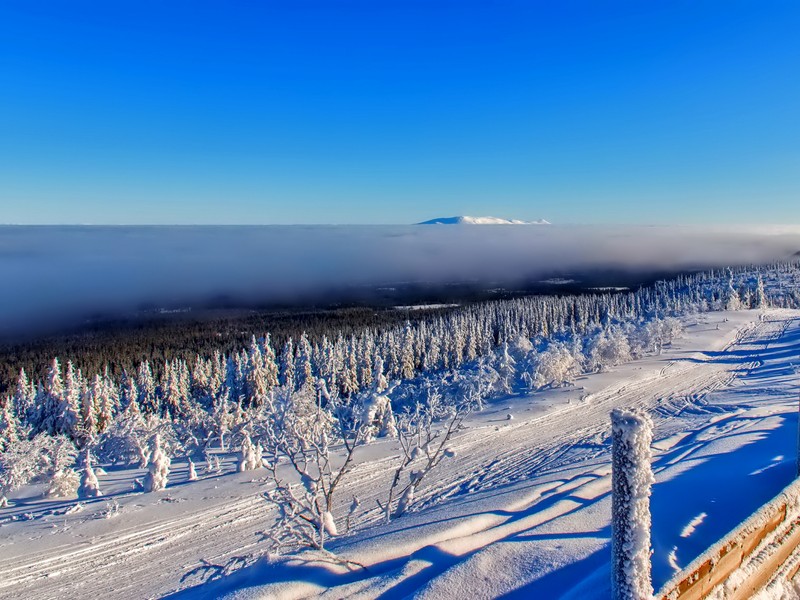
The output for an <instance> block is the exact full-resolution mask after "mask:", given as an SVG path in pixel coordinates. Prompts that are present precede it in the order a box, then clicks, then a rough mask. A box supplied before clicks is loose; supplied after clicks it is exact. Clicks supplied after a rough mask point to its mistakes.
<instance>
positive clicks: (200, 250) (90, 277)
mask: <svg viewBox="0 0 800 600" xmlns="http://www.w3.org/2000/svg"><path fill="white" fill-rule="evenodd" d="M798 251H800V227H790V226H787V227H746V228H745V227H640V226H635V227H634V226H613V227H612V226H559V225H552V226H548V227H534V226H519V227H503V226H481V227H467V226H452V227H444V226H434V227H431V226H413V225H412V226H263V227H261V226H254V227H18V226H6V227H0V280H2V281H3V283H4V292H3V293H2V294H0V331H6V332H9V331H24V330H25V328H28V327H31V326H33V325H35V324H37V323H44V322H48V323H50V322H53V323H54V322H56V321H57V320H59V319H66V318H75V317H77V316H79V315H82V314H86V313H88V312H97V311H100V312H106V313H108V312H114V311H123V310H130V309H135V308H136V307H139V306H141V305H142V304H143V303H149V304H153V305H176V304H180V303H185V304H191V303H202V302H206V301H208V300H209V299H212V298H215V297H229V298H236V299H240V300H242V301H248V302H291V301H292V300H293V299H297V298H301V297H302V298H309V297H312V296H314V295H324V294H326V293H330V292H332V291H334V290H338V291H341V290H346V289H348V288H353V287H357V286H380V285H392V284H397V283H462V282H475V283H478V284H485V285H492V284H515V283H520V282H525V281H532V280H537V279H541V278H545V277H554V276H559V275H563V274H569V273H575V272H587V271H591V270H595V269H615V270H619V269H622V270H630V271H634V272H642V271H670V270H676V271H677V270H683V269H691V268H706V267H715V266H725V265H732V264H743V263H764V262H770V261H775V260H785V259H787V258H789V257H791V256H792V255H794V254H795V253H796V252H798Z"/></svg>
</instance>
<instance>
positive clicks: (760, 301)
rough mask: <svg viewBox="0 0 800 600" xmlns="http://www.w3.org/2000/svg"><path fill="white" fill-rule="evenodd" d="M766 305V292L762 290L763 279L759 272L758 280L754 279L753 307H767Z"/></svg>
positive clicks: (767, 304)
mask: <svg viewBox="0 0 800 600" xmlns="http://www.w3.org/2000/svg"><path fill="white" fill-rule="evenodd" d="M768 306H769V302H768V301H767V294H766V292H764V279H763V278H762V277H761V273H759V274H758V280H757V281H756V299H755V307H754V308H767V307H768Z"/></svg>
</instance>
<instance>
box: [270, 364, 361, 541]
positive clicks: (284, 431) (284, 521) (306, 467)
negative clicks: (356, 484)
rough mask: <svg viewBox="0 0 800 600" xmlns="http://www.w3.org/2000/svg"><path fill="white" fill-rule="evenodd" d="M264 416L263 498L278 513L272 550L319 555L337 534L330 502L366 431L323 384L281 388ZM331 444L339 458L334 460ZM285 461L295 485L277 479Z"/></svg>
mask: <svg viewBox="0 0 800 600" xmlns="http://www.w3.org/2000/svg"><path fill="white" fill-rule="evenodd" d="M266 415H267V416H266V419H265V420H264V421H263V422H262V424H261V427H262V428H263V435H262V436H261V439H262V441H263V443H264V446H265V453H266V457H267V468H268V470H269V473H270V478H271V480H272V482H273V484H274V489H272V490H270V491H269V492H267V493H265V495H264V496H265V498H266V499H267V500H268V501H269V502H270V503H272V504H273V505H275V506H276V507H277V508H278V511H279V517H278V522H277V523H276V526H275V527H274V528H273V529H272V530H271V532H270V537H271V540H272V547H273V549H274V550H276V551H281V550H282V549H285V548H294V547H297V546H303V547H308V548H314V549H317V550H324V549H325V540H326V539H327V538H328V537H330V536H336V535H338V528H337V525H336V521H335V518H334V516H333V507H334V501H335V498H336V495H337V492H338V491H339V488H340V486H341V484H342V482H343V480H344V478H345V476H346V475H347V474H348V473H349V472H350V470H351V469H352V467H353V458H354V456H353V455H354V452H355V450H356V448H357V447H359V446H360V445H362V444H363V443H364V440H365V437H366V436H365V433H366V432H365V427H364V426H363V425H362V424H361V422H360V420H359V419H357V418H356V415H354V414H353V411H352V408H351V407H349V406H347V405H345V404H344V403H342V402H341V399H340V398H339V396H338V395H337V394H336V393H335V392H333V393H331V392H330V391H329V390H327V386H326V385H325V382H324V380H321V381H320V382H319V384H318V386H317V390H316V393H315V390H314V389H313V388H311V387H310V386H307V385H306V386H303V387H302V388H301V389H300V390H296V391H292V390H290V389H288V388H281V389H280V390H279V393H278V394H277V395H276V397H275V398H274V400H273V402H272V405H271V406H270V407H269V410H268V411H267V413H266ZM334 445H337V446H340V448H339V449H338V452H341V453H342V454H343V456H339V457H338V460H336V461H334V460H332V458H333V457H332V453H333V449H332V447H333V446H334ZM284 461H285V462H286V463H287V464H288V465H289V467H290V468H291V469H293V470H294V471H295V473H296V475H297V477H298V479H299V483H290V482H287V481H286V480H284V479H283V478H282V477H281V476H280V475H279V474H278V464H279V462H284Z"/></svg>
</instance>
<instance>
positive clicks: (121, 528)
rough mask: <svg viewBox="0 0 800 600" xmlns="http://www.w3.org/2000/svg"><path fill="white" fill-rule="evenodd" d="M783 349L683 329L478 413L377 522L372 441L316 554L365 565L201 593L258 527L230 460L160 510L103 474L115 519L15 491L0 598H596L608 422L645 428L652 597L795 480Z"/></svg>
mask: <svg viewBox="0 0 800 600" xmlns="http://www.w3.org/2000/svg"><path fill="white" fill-rule="evenodd" d="M798 352H800V312H798V311H782V310H773V311H769V312H768V313H767V314H766V319H765V320H764V321H761V320H760V313H759V312H757V311H740V312H732V313H710V314H706V315H700V316H697V317H691V318H690V322H689V326H688V328H687V333H686V335H685V336H684V338H682V339H681V340H679V341H677V342H676V343H674V345H673V347H672V348H669V349H667V350H665V352H664V353H663V354H662V355H661V356H657V357H650V358H646V359H642V360H639V361H635V362H632V363H629V364H627V365H624V366H621V367H618V368H617V369H616V370H615V371H614V372H608V373H599V374H593V375H589V376H585V377H582V378H580V379H579V380H578V381H577V382H576V385H575V386H573V387H569V388H562V389H556V390H550V391H548V392H545V393H536V394H533V395H530V396H521V397H509V398H506V399H502V400H498V401H495V402H493V403H492V404H491V405H490V406H489V407H488V408H487V409H486V410H485V411H482V412H481V413H478V414H476V415H474V416H473V417H472V418H471V419H470V421H469V422H468V427H467V428H466V429H464V430H463V431H461V432H459V434H458V435H457V437H455V438H454V441H453V444H452V446H453V448H454V450H455V451H456V453H457V455H456V458H454V459H451V460H450V461H449V462H446V463H443V464H442V465H441V466H440V467H439V469H440V470H439V471H438V472H437V474H436V477H435V479H433V480H431V481H429V482H428V484H427V485H425V486H423V487H422V488H421V489H420V490H419V491H420V498H421V502H420V503H419V504H418V505H417V506H416V509H415V510H414V511H413V512H412V513H410V514H408V515H406V516H404V517H402V518H400V519H397V520H396V521H394V522H392V523H390V524H388V525H387V524H382V523H380V515H379V514H378V510H377V507H376V504H375V499H376V498H382V497H383V494H384V491H385V489H386V482H387V480H388V478H389V476H390V471H391V468H392V465H393V464H394V461H395V457H396V454H397V449H396V447H395V446H394V444H393V443H392V442H391V441H385V440H384V441H380V442H378V443H376V444H373V445H370V446H368V447H365V448H362V449H361V454H360V456H359V461H360V462H359V464H358V466H357V468H356V470H355V471H354V472H353V473H352V474H351V475H350V478H349V482H350V483H349V487H348V490H347V492H348V493H347V494H345V495H343V496H344V497H342V498H341V499H340V501H341V503H342V507H340V509H344V506H345V505H349V503H350V501H351V499H352V494H356V495H358V497H359V498H360V500H361V507H362V512H361V513H359V514H357V515H356V519H355V524H354V530H355V531H354V533H353V534H351V535H350V536H345V537H342V538H341V539H339V540H336V541H335V542H334V543H332V544H331V546H330V548H331V549H332V550H334V551H335V552H336V553H337V554H339V555H340V556H342V557H344V558H346V559H349V560H351V561H354V562H358V563H361V564H362V565H364V567H366V568H361V567H358V566H355V565H354V564H349V565H346V564H343V563H341V562H336V561H333V560H331V559H330V558H329V557H320V556H315V555H310V554H307V555H304V556H299V557H295V558H293V559H291V560H289V561H278V560H273V561H269V560H267V559H261V560H259V561H257V562H255V563H253V564H250V565H249V566H246V567H245V568H243V569H241V570H239V571H238V572H236V573H234V574H232V575H229V576H223V577H220V578H218V579H217V580H215V581H211V582H206V583H202V576H203V575H205V576H209V575H213V574H215V573H216V574H220V573H222V571H223V567H224V566H225V565H226V564H228V563H230V564H231V565H232V566H233V565H239V564H247V562H248V561H247V560H246V559H245V558H244V557H245V556H247V555H248V554H256V553H258V551H259V548H261V547H262V546H263V545H262V544H261V543H260V539H261V538H260V536H259V532H260V531H263V530H264V529H265V528H268V527H269V525H270V522H271V519H272V517H271V515H270V514H269V512H268V509H267V505H266V504H265V503H264V502H263V501H262V500H261V499H260V497H259V493H260V492H261V491H263V489H264V485H265V484H264V483H262V482H260V481H259V478H260V477H261V475H260V474H259V472H258V471H255V472H252V471H251V472H247V473H233V472H232V471H233V470H234V468H235V466H234V463H233V460H232V458H231V457H229V458H227V459H226V461H225V463H224V468H225V472H226V473H227V474H225V475H222V476H217V475H204V474H203V471H202V469H199V470H200V475H201V480H200V481H199V482H194V483H190V484H189V483H186V477H187V475H186V465H185V464H183V465H181V464H177V465H175V466H176V471H174V472H173V473H172V474H171V480H170V481H171V484H170V487H169V488H168V489H167V490H166V491H165V492H161V493H158V494H147V495H144V494H140V493H133V492H131V491H130V486H131V484H132V481H133V478H134V477H141V476H142V475H143V472H142V471H109V474H108V475H105V476H101V477H100V485H101V489H102V490H103V492H104V493H106V494H111V496H112V498H113V500H115V501H116V502H117V503H118V504H119V507H120V510H119V514H118V516H114V517H111V518H104V517H105V515H106V513H109V512H113V511H109V502H111V501H112V499H110V498H109V497H108V496H105V497H103V498H100V499H97V500H92V501H89V502H84V503H83V505H82V506H83V508H82V509H81V510H78V511H74V507H75V506H76V502H75V501H52V500H41V499H39V498H37V497H36V492H37V490H35V489H28V490H23V491H22V492H21V494H22V497H23V498H26V500H25V501H24V502H23V503H22V504H21V505H16V506H12V507H10V508H6V509H0V597H2V598H6V597H8V598H12V597H13V598H19V597H26V598H55V597H76V596H79V595H81V594H88V593H91V594H92V595H94V596H97V597H103V598H123V597H131V596H135V597H159V596H164V595H168V594H170V593H171V592H176V591H178V590H182V591H179V592H178V594H177V596H178V597H187V598H194V597H209V598H210V597H219V596H220V595H224V594H230V595H232V596H233V597H237V598H249V597H281V598H292V597H307V596H317V595H319V596H323V597H330V598H340V597H363V598H375V597H386V598H395V597H406V596H409V595H413V596H415V597H419V598H457V597H462V598H463V597H470V598H472V597H476V598H488V597H508V598H514V597H520V598H530V597H536V598H558V597H564V598H607V597H609V592H610V590H609V580H610V578H609V561H610V539H609V536H610V525H609V518H610V497H609V491H610V468H609V458H610V456H609V450H610V446H609V433H610V423H609V412H610V411H611V409H613V408H616V407H640V408H643V409H646V410H647V411H649V413H650V414H651V416H652V417H653V420H654V423H655V433H654V443H653V451H654V464H653V466H654V471H655V475H656V481H657V482H656V485H655V486H654V488H653V497H652V513H653V547H654V555H653V578H654V581H653V583H654V587H655V588H656V589H658V588H659V587H660V586H661V585H662V584H663V583H664V582H665V581H667V580H668V579H669V578H670V577H671V575H672V574H673V573H674V572H675V570H677V569H679V568H681V567H683V566H685V565H687V564H688V563H689V562H691V560H692V559H693V558H695V557H696V556H697V555H698V554H700V553H701V552H702V551H703V550H705V549H706V548H707V547H708V546H709V545H711V544H712V543H713V542H714V541H716V540H717V539H718V538H719V537H720V536H722V535H724V534H725V533H726V532H728V531H729V530H731V529H732V528H733V527H734V526H735V525H736V524H737V523H738V522H739V521H741V520H742V519H744V518H745V517H747V516H748V515H749V514H750V513H752V511H753V510H754V509H755V508H757V507H758V506H759V505H760V504H762V503H764V502H765V501H767V500H769V499H770V498H771V497H772V496H774V495H775V494H776V493H777V492H778V491H779V490H780V489H781V488H783V487H784V486H785V485H786V484H787V483H788V482H789V481H790V480H791V478H792V477H793V475H794V461H795V450H796V427H797V384H796V378H795V376H794V371H793V365H792V363H793V362H797V360H798ZM508 414H513V415H514V419H513V420H508V419H507V415H508ZM172 482H175V484H174V485H173V484H172ZM73 511H74V512H73ZM235 557H243V558H242V560H241V561H238V562H237V561H234V562H230V561H231V560H232V559H235ZM214 565H216V566H217V568H210V569H204V568H203V567H207V566H212V567H213V566H214ZM198 567H199V568H200V569H198ZM184 577H185V579H184V580H183V581H181V579H182V578H184Z"/></svg>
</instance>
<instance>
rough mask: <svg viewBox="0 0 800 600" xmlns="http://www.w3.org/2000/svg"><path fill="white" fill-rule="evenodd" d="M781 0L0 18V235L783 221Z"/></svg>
mask: <svg viewBox="0 0 800 600" xmlns="http://www.w3.org/2000/svg"><path fill="white" fill-rule="evenodd" d="M798 31H800V3H797V2H792V1H788V0H787V1H784V2H771V1H763V2H741V1H735V0H727V1H724V2H723V1H720V2H702V1H691V2H690V1H671V2H642V1H641V0H638V1H635V2H603V1H594V2H572V1H569V0H564V1H562V0H559V1H558V2H555V1H553V2H547V3H545V2H535V1H519V2H512V1H501V0H495V1H490V0H485V1H482V2H473V1H470V0H458V1H452V2H444V1H436V0H405V1H402V2H400V1H394V0H380V1H376V0H364V1H348V0H340V1H339V0H325V1H320V2H308V1H304V0H290V1H281V2H275V1H268V0H267V1H263V2H256V1H252V2H233V1H229V2H216V3H212V2H200V1H197V0H194V1H191V2H181V1H172V2H149V1H145V0H136V1H135V2H128V1H126V0H114V1H113V2H100V1H96V2H81V1H80V0H75V1H72V2H46V1H41V2H31V1H30V0H23V1H17V0H6V1H5V2H3V3H2V6H0V79H1V80H2V82H3V83H2V87H0V222H6V223H404V222H413V221H418V220H423V219H427V218H432V217H436V216H446V215H454V214H492V215H498V216H507V217H514V218H529V219H533V218H540V217H544V218H547V219H549V220H551V221H554V222H560V223H564V222H573V223H574V222H582V223H593V222H619V223H629V222H636V223H674V222H677V223H706V222H723V223H732V222H733V223H749V222H758V223H800V110H798V107H800V75H799V74H800V35H798Z"/></svg>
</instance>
